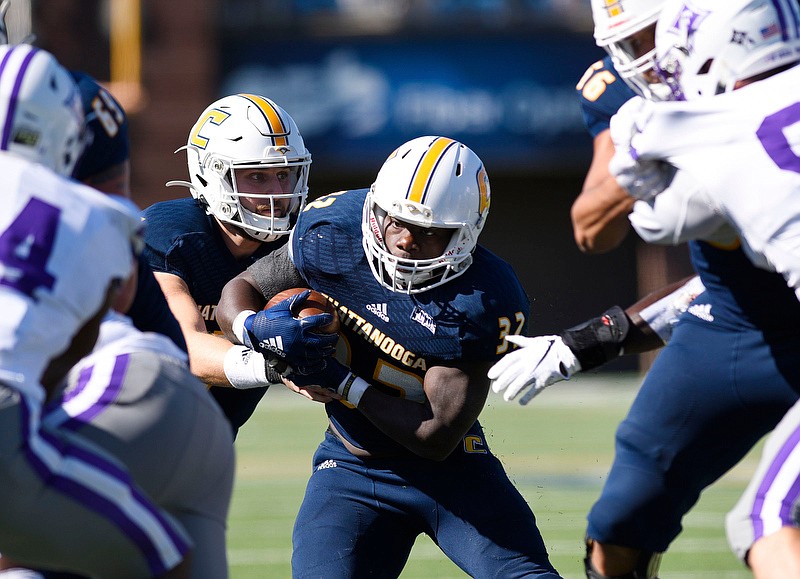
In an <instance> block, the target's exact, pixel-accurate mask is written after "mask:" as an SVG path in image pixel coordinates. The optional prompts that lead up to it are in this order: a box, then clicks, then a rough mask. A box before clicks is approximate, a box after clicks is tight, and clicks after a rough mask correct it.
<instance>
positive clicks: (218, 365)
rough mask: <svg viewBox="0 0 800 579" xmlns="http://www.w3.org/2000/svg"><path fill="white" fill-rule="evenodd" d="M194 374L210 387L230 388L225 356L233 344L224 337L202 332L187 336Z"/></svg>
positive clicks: (190, 362)
mask: <svg viewBox="0 0 800 579" xmlns="http://www.w3.org/2000/svg"><path fill="white" fill-rule="evenodd" d="M186 345H187V347H188V349H189V366H190V368H191V371H192V374H194V375H195V376H197V377H198V378H199V379H200V380H202V381H203V382H204V383H205V384H208V385H209V386H223V387H230V385H231V384H230V382H229V381H228V379H227V377H226V376H225V370H224V367H223V366H224V361H225V354H226V353H227V352H228V350H229V349H230V348H231V346H232V344H231V343H230V342H229V341H228V340H226V339H224V338H223V337H222V336H216V335H214V334H207V333H201V332H191V333H190V334H188V335H186Z"/></svg>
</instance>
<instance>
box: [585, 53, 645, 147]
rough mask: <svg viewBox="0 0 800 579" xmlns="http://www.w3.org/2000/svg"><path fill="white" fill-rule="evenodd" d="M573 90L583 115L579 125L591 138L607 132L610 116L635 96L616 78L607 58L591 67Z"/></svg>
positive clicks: (622, 81) (609, 58)
mask: <svg viewBox="0 0 800 579" xmlns="http://www.w3.org/2000/svg"><path fill="white" fill-rule="evenodd" d="M575 90H576V91H577V94H578V100H579V102H580V105H581V112H582V113H583V123H584V125H585V126H586V129H587V130H588V131H589V134H590V135H591V136H592V138H594V137H596V136H597V135H599V134H600V133H602V132H603V131H604V130H606V129H608V127H609V121H610V120H611V117H612V116H614V113H616V112H617V110H619V108H620V107H621V106H622V105H623V104H624V103H625V102H626V101H628V100H629V99H630V98H631V97H634V96H636V93H634V92H633V89H631V88H630V87H629V86H628V85H627V84H625V81H624V80H622V79H621V78H620V76H619V73H618V72H617V71H616V69H615V68H614V65H613V63H612V62H611V57H610V56H607V57H605V58H604V59H602V60H598V61H597V62H595V63H594V64H592V66H590V67H589V68H588V69H587V70H586V72H585V73H584V74H583V77H581V79H580V81H579V82H578V84H577V86H576V87H575Z"/></svg>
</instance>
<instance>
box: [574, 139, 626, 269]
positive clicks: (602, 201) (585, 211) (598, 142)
mask: <svg viewBox="0 0 800 579" xmlns="http://www.w3.org/2000/svg"><path fill="white" fill-rule="evenodd" d="M613 156H614V142H613V141H612V140H611V131H610V130H609V129H606V130H604V131H602V132H600V133H598V135H597V136H596V137H595V138H594V153H593V157H592V164H591V165H590V167H589V171H588V172H587V174H586V179H585V180H584V183H583V189H582V190H581V193H580V195H578V197H577V198H576V199H575V202H574V203H573V204H572V208H571V209H570V217H571V219H572V230H573V234H574V236H575V243H576V244H577V246H578V249H580V250H581V251H582V252H584V253H604V252H606V251H610V250H612V249H614V248H615V247H617V246H618V245H619V244H620V243H622V241H623V240H624V239H625V236H626V235H627V234H628V231H630V224H629V223H628V214H629V213H630V212H631V209H632V208H633V203H634V199H633V198H632V197H630V196H629V195H628V192H627V191H625V189H623V188H622V187H620V185H619V184H618V183H617V180H616V179H615V178H614V176H613V175H611V173H610V172H609V170H608V163H609V162H610V161H611V158H612V157H613Z"/></svg>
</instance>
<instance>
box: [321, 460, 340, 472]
mask: <svg viewBox="0 0 800 579" xmlns="http://www.w3.org/2000/svg"><path fill="white" fill-rule="evenodd" d="M337 466H339V465H338V464H336V461H335V460H331V459H328V460H326V461H325V462H323V463H322V464H320V465H319V466H318V467H317V468H316V470H325V469H326V468H336V467H337Z"/></svg>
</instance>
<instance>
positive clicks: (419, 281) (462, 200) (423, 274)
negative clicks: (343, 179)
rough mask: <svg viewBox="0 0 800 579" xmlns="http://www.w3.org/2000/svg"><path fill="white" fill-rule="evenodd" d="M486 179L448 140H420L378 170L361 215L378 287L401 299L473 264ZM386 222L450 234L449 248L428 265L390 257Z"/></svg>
mask: <svg viewBox="0 0 800 579" xmlns="http://www.w3.org/2000/svg"><path fill="white" fill-rule="evenodd" d="M489 204H490V189H489V179H488V176H487V174H486V171H485V169H484V167H483V163H482V162H481V160H480V159H479V158H478V156H477V155H476V154H475V153H474V152H473V151H472V150H470V149H469V148H468V147H466V146H465V145H463V144H461V143H459V142H457V141H454V140H452V139H448V138H446V137H435V136H430V137H419V138H417V139H413V140H411V141H409V142H407V143H405V144H403V145H401V146H400V147H399V148H398V149H397V150H395V151H394V152H393V153H392V154H391V155H390V156H389V158H388V159H387V160H386V162H385V163H384V164H383V166H382V167H381V169H380V171H379V172H378V176H377V177H376V180H375V183H373V185H372V187H371V188H370V191H369V193H368V194H367V197H366V200H365V204H364V210H363V213H362V241H363V246H364V251H365V253H366V255H367V259H368V261H369V263H370V266H371V267H372V271H373V274H374V276H375V278H376V279H377V280H378V282H379V283H381V285H383V286H384V287H386V288H388V289H390V290H392V291H399V292H405V293H418V292H422V291H426V290H428V289H431V288H434V287H437V286H439V285H441V284H443V283H446V282H447V281H449V280H450V279H453V278H454V277H457V276H458V275H461V274H463V273H464V272H465V271H466V270H467V268H468V267H469V265H470V264H471V263H472V252H473V251H474V250H475V247H476V246H477V243H478V236H479V235H480V232H481V230H482V229H483V225H484V224H485V222H486V217H487V215H488V212H489ZM386 216H390V217H392V218H396V219H398V220H399V221H403V222H405V223H409V224H412V225H415V226H417V227H424V228H443V229H452V230H453V236H452V238H451V240H450V243H449V244H448V245H447V247H446V248H445V250H444V252H443V253H442V255H440V256H436V257H434V258H430V259H413V258H400V257H396V256H394V255H392V253H391V251H390V249H389V248H387V246H386V244H385V240H384V235H383V234H384V231H385V230H384V223H385V219H386Z"/></svg>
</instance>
